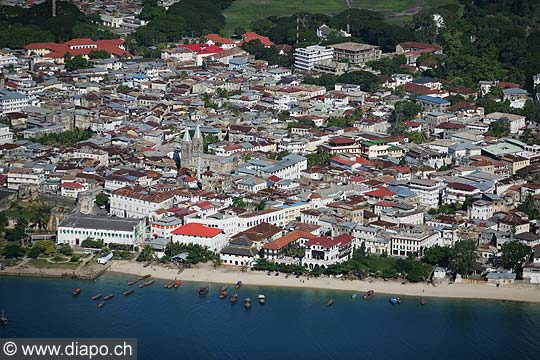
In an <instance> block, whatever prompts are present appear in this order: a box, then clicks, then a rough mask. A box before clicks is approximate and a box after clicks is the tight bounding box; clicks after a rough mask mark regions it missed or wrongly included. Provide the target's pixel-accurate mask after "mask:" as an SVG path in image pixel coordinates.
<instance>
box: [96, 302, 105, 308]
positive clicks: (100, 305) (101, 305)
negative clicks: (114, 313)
mask: <svg viewBox="0 0 540 360" xmlns="http://www.w3.org/2000/svg"><path fill="white" fill-rule="evenodd" d="M104 306H105V301H102V302H100V303H99V304H98V306H97V307H98V308H100V309H101V308H102V307H104Z"/></svg>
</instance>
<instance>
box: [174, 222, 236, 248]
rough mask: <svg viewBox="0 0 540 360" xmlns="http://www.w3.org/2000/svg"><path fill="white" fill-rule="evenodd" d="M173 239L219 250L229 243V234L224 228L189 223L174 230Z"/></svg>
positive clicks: (176, 241) (177, 241) (181, 242)
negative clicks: (227, 234)
mask: <svg viewBox="0 0 540 360" xmlns="http://www.w3.org/2000/svg"><path fill="white" fill-rule="evenodd" d="M172 241H173V242H175V243H180V244H194V245H200V246H204V247H207V248H208V249H209V250H211V251H214V252H219V251H221V250H222V249H223V248H224V247H225V246H226V245H227V236H226V235H225V232H224V231H223V230H222V229H218V228H214V227H209V226H206V225H203V224H198V223H189V224H186V225H182V226H180V227H178V228H177V229H176V230H174V231H173V232H172Z"/></svg>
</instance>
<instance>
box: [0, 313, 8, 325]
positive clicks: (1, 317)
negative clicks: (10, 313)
mask: <svg viewBox="0 0 540 360" xmlns="http://www.w3.org/2000/svg"><path fill="white" fill-rule="evenodd" d="M0 324H2V325H4V326H5V325H7V324H8V318H7V317H6V315H5V314H4V310H2V315H0Z"/></svg>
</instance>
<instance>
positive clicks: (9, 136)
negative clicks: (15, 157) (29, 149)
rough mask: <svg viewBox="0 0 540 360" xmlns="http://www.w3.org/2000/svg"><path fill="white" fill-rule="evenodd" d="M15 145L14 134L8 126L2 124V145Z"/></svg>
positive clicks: (0, 141)
mask: <svg viewBox="0 0 540 360" xmlns="http://www.w3.org/2000/svg"><path fill="white" fill-rule="evenodd" d="M11 143H13V133H12V132H11V130H10V129H9V126H8V125H5V124H0V145H4V144H11Z"/></svg>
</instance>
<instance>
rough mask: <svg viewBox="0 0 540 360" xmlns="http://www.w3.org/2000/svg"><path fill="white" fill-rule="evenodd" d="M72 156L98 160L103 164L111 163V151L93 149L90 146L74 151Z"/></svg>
mask: <svg viewBox="0 0 540 360" xmlns="http://www.w3.org/2000/svg"><path fill="white" fill-rule="evenodd" d="M72 157H74V158H84V159H93V160H97V161H99V164H100V165H101V166H108V165H109V153H108V152H106V151H103V150H99V149H92V148H88V147H87V148H82V149H77V150H75V151H73V153H72Z"/></svg>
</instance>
